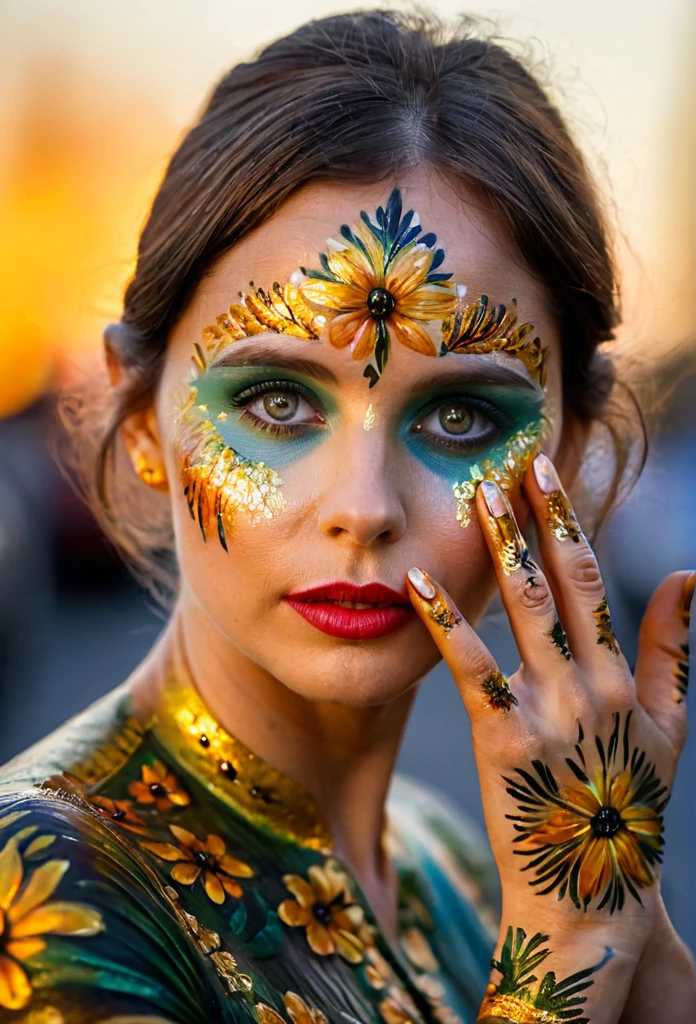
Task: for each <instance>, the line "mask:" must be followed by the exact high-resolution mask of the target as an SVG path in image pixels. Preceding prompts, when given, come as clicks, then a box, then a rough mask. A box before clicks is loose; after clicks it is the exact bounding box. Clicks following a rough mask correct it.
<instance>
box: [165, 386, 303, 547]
mask: <svg viewBox="0 0 696 1024" xmlns="http://www.w3.org/2000/svg"><path fill="white" fill-rule="evenodd" d="M192 404H193V402H192V400H190V401H189V403H187V406H185V407H184V410H183V411H182V415H181V418H180V424H179V438H178V447H179V450H180V453H181V460H182V462H181V480H182V483H183V487H184V495H185V497H186V501H187V503H188V507H189V511H190V513H191V517H192V518H193V519H195V520H196V521H197V522H198V525H199V527H200V529H201V533H202V534H203V539H204V540H207V538H208V533H209V530H210V529H211V528H213V529H214V530H216V532H217V535H218V539H219V541H220V543H221V545H222V546H223V548H225V550H227V535H228V533H229V531H230V529H231V528H232V527H233V526H234V523H235V520H236V518H237V515H238V514H240V513H243V514H245V515H246V516H248V517H250V518H251V521H252V523H254V522H260V521H261V520H265V519H272V518H273V517H274V516H275V515H277V514H278V513H279V512H280V511H281V510H282V509H283V508H284V506H285V499H284V498H283V495H282V494H281V493H280V489H279V488H280V484H281V479H280V477H279V476H278V474H277V473H276V472H275V470H273V469H271V468H270V467H269V466H267V465H266V464H265V463H263V462H252V461H251V460H250V459H245V458H244V457H243V456H241V455H238V454H237V452H235V451H234V450H233V449H232V448H230V447H229V446H228V445H227V444H225V442H224V441H223V439H222V438H221V436H220V434H219V433H218V432H217V430H216V429H215V427H214V426H213V424H212V423H211V422H210V420H204V419H198V418H197V417H194V416H192V413H191V406H192Z"/></svg>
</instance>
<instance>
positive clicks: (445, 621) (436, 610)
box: [430, 595, 462, 636]
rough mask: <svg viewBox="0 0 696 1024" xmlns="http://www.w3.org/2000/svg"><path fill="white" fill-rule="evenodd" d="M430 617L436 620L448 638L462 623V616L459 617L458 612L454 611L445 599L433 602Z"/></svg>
mask: <svg viewBox="0 0 696 1024" xmlns="http://www.w3.org/2000/svg"><path fill="white" fill-rule="evenodd" d="M440 596H442V595H440ZM430 617H431V619H434V620H435V622H436V623H437V624H438V626H439V627H440V629H441V630H442V632H443V633H444V634H445V635H446V636H449V634H450V633H451V632H452V630H453V629H454V627H455V626H458V625H459V623H460V622H461V621H462V617H461V615H457V614H456V612H454V611H452V609H451V608H450V607H449V604H448V603H447V602H446V601H445V600H444V598H442V600H440V599H437V600H435V601H433V603H432V606H431V608H430Z"/></svg>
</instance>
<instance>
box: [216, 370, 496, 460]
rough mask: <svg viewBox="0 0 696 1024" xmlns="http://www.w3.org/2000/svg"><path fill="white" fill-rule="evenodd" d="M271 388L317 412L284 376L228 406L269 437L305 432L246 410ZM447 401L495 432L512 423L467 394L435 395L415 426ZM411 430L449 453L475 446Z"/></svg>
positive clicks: (305, 391)
mask: <svg viewBox="0 0 696 1024" xmlns="http://www.w3.org/2000/svg"><path fill="white" fill-rule="evenodd" d="M272 391H292V392H295V393H296V394H298V395H300V396H301V397H302V398H304V399H305V401H306V402H307V403H308V404H309V405H310V406H311V407H312V408H313V409H315V411H317V412H318V411H319V410H317V398H316V395H314V394H313V393H312V392H311V391H310V390H309V388H306V387H304V385H302V384H300V383H299V382H298V381H293V380H287V379H286V380H266V381H261V382H259V383H258V384H252V385H250V386H249V387H247V388H245V389H244V391H241V392H240V393H239V394H238V395H235V396H233V397H232V398H231V399H230V405H231V406H232V408H234V409H238V410H239V411H240V413H241V416H240V418H241V419H243V420H246V421H247V422H248V423H250V424H251V425H252V426H253V427H254V428H255V429H256V430H260V431H261V432H262V433H264V434H268V435H270V436H272V437H290V436H293V437H297V436H298V435H301V434H305V433H307V432H308V431H309V430H311V429H312V427H313V426H314V424H310V423H304V424H303V423H288V424H286V423H269V422H267V421H266V420H262V419H259V417H258V416H255V415H254V414H253V413H252V412H249V411H248V409H247V406H248V405H250V404H251V402H252V401H253V400H254V399H255V398H258V397H259V396H261V395H265V394H268V393H269V392H272ZM448 400H453V401H461V402H462V403H463V404H465V405H467V406H469V407H470V408H472V409H474V410H475V411H477V412H480V413H482V414H483V415H485V416H487V417H488V419H489V420H490V421H491V423H492V424H494V425H495V427H496V428H497V432H498V433H500V432H502V431H503V430H505V428H506V427H510V426H511V425H512V422H513V421H512V419H511V418H510V417H509V416H507V415H506V414H505V413H504V412H503V410H502V409H501V408H500V407H499V406H497V405H494V404H493V403H491V402H488V401H486V399H483V398H474V397H472V396H471V395H463V396H462V395H457V394H452V395H447V394H444V395H439V396H438V397H437V398H435V399H433V400H432V401H431V402H429V403H428V405H427V406H425V407H424V408H423V409H421V410H420V411H419V413H418V417H417V420H416V425H417V424H418V423H420V422H422V421H423V420H424V419H425V418H426V417H427V416H428V415H430V413H432V412H434V411H435V410H437V409H438V408H439V407H440V406H441V405H442V404H443V403H444V402H447V401H448ZM411 432H412V433H413V434H415V435H416V436H419V437H422V438H424V439H427V440H428V442H429V443H430V444H433V445H436V446H437V447H439V448H444V449H445V450H447V451H451V452H460V453H461V452H463V451H467V450H472V449H474V448H476V447H477V445H476V442H471V441H469V442H467V440H466V439H464V440H462V441H455V440H454V439H452V440H451V441H446V440H444V439H442V438H439V437H437V436H435V435H433V434H431V433H429V432H427V431H419V430H415V429H414V428H413V427H412V428H411Z"/></svg>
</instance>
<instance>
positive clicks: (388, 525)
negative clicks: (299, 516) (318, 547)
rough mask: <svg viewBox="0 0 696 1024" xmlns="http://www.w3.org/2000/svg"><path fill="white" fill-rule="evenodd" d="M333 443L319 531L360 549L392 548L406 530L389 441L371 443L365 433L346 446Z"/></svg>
mask: <svg viewBox="0 0 696 1024" xmlns="http://www.w3.org/2000/svg"><path fill="white" fill-rule="evenodd" d="M361 435H362V436H361ZM335 440H336V443H337V446H336V448H335V449H334V452H333V453H332V458H331V464H330V465H329V466H326V469H325V473H324V481H325V483H324V487H323V488H322V491H323V493H322V496H321V508H320V513H319V528H320V529H321V531H322V533H323V534H324V536H326V537H331V538H334V539H336V540H340V541H342V542H344V543H348V544H354V545H356V546H358V547H368V546H369V545H371V544H375V543H376V542H378V541H383V542H385V543H392V544H393V543H394V542H395V541H397V540H398V539H399V538H400V537H401V536H403V533H404V531H405V529H406V510H405V508H404V505H403V502H402V498H401V494H400V491H399V486H398V483H399V481H398V475H397V467H396V465H395V464H394V463H395V459H394V452H393V450H392V449H391V447H390V446H389V445H388V440H387V438H385V437H384V436H383V435H380V434H379V433H378V432H375V433H374V434H370V435H369V438H368V436H366V434H365V433H364V431H363V430H362V429H361V430H360V431H359V432H358V431H356V432H355V434H351V436H350V438H349V439H343V440H342V443H341V440H340V439H339V438H336V439H335ZM390 456H391V458H390Z"/></svg>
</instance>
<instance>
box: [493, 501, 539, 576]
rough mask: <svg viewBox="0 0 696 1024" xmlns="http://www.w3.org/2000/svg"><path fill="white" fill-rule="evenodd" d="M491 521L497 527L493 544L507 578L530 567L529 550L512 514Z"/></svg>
mask: <svg viewBox="0 0 696 1024" xmlns="http://www.w3.org/2000/svg"><path fill="white" fill-rule="evenodd" d="M490 519H491V522H492V523H493V524H494V525H495V531H494V534H493V544H494V546H495V550H496V553H497V555H498V558H499V559H500V564H501V566H502V569H503V572H504V573H505V575H506V576H512V574H513V573H514V572H517V570H518V569H521V568H523V567H527V566H528V565H529V561H530V558H529V549H528V548H527V545H526V544H525V541H524V537H523V536H522V534H521V533H520V528H519V526H518V525H517V520H516V519H515V516H514V515H513V513H512V512H506V513H505V515H502V516H490Z"/></svg>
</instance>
